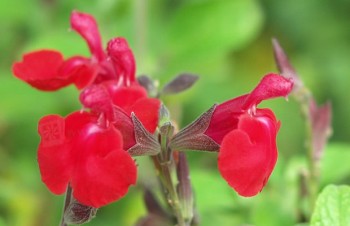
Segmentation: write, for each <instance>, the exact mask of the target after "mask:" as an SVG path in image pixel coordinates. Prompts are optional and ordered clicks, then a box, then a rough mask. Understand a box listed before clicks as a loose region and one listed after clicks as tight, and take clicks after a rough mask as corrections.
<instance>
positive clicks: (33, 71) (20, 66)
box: [12, 50, 72, 91]
mask: <svg viewBox="0 0 350 226" xmlns="http://www.w3.org/2000/svg"><path fill="white" fill-rule="evenodd" d="M62 64H63V56H62V54H61V53H60V52H57V51H53V50H40V51H36V52H31V53H27V54H25V55H24V56H23V61H22V62H16V63H14V64H13V67H12V71H13V74H14V75H15V76H16V77H17V78H19V79H21V80H23V81H25V82H27V83H29V84H30V85H31V86H33V87H35V88H37V89H39V90H43V91H54V90H57V89H60V88H62V87H64V86H67V85H69V84H70V83H71V82H72V81H71V80H72V79H71V77H70V76H69V75H66V74H59V73H58V72H59V69H60V67H61V66H62Z"/></svg>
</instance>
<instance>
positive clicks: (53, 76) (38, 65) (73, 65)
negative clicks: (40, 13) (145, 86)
mask: <svg viewBox="0 0 350 226" xmlns="http://www.w3.org/2000/svg"><path fill="white" fill-rule="evenodd" d="M70 22H71V28H72V29H73V30H74V31H76V32H78V33H79V34H80V35H81V36H82V37H83V38H84V39H85V41H86V42H87V44H88V46H89V49H90V52H91V54H92V56H91V58H86V57H82V56H73V57H70V58H68V59H66V60H64V59H63V56H62V54H61V53H60V52H58V51H56V50H39V51H34V52H31V53H27V54H25V55H24V57H23V61H22V62H16V63H14V64H13V73H14V75H15V76H16V77H17V78H19V79H21V80H23V81H25V82H27V83H28V84H30V85H31V86H33V87H35V88H37V89H39V90H43V91H55V90H58V89H60V88H62V87H65V86H67V85H70V84H75V85H76V87H77V88H79V89H82V88H85V87H86V86H88V85H91V84H96V83H100V82H102V81H106V80H111V79H116V80H118V81H119V82H120V83H122V84H127V85H129V84H131V83H133V82H135V60H134V55H133V53H132V51H131V50H130V48H129V46H128V43H127V41H126V40H125V39H124V38H121V37H119V38H114V39H112V40H111V41H110V42H109V44H108V50H107V53H106V52H105V51H104V50H103V48H102V44H101V37H100V34H99V31H98V27H97V23H96V21H95V19H94V18H93V17H92V16H91V15H88V14H85V13H80V12H77V11H74V12H73V13H72V15H71V18H70Z"/></svg>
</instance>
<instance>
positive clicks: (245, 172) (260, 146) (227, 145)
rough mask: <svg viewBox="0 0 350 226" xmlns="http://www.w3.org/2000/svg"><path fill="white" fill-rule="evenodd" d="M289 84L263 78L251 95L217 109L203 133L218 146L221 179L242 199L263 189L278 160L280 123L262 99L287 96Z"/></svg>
mask: <svg viewBox="0 0 350 226" xmlns="http://www.w3.org/2000/svg"><path fill="white" fill-rule="evenodd" d="M292 87H293V83H292V81H290V80H288V79H286V78H284V77H282V76H279V75H276V74H269V75H266V76H265V77H264V78H263V79H262V80H261V82H260V83H259V84H258V86H257V87H256V88H255V89H254V90H253V91H252V92H251V93H250V94H246V95H243V96H240V97H237V98H235V99H232V100H229V101H227V102H224V103H222V104H220V105H218V106H217V108H216V109H215V112H214V113H213V116H212V119H211V122H210V125H209V127H208V129H207V130H206V132H205V134H206V135H208V136H209V137H211V138H212V139H213V140H215V141H216V142H217V143H218V144H220V145H221V146H220V152H219V158H218V167H219V171H220V173H221V175H222V176H223V178H224V179H225V180H226V181H227V182H228V184H229V185H230V186H231V187H233V188H234V189H235V190H236V191H237V192H238V194H240V195H242V196H254V195H256V194H257V193H259V192H260V191H261V190H262V188H263V187H264V186H265V184H266V182H267V180H268V178H269V177H270V174H271V172H272V170H273V168H274V166H275V164H276V160H277V146H276V136H277V132H278V129H279V126H280V123H279V122H278V121H277V120H276V117H275V115H274V114H273V112H272V111H271V110H269V109H256V105H258V104H259V103H260V102H261V101H262V100H266V99H269V98H274V97H278V96H287V95H288V94H289V92H290V91H291V90H292Z"/></svg>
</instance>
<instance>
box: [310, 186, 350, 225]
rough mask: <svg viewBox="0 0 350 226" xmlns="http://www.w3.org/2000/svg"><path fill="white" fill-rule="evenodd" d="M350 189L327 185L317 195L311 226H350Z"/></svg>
mask: <svg viewBox="0 0 350 226" xmlns="http://www.w3.org/2000/svg"><path fill="white" fill-rule="evenodd" d="M349 206H350V187H349V186H345V185H343V186H335V185H328V186H327V187H326V188H325V189H324V190H323V191H322V192H321V194H320V195H319V197H318V199H317V202H316V208H315V211H314V213H313V215H312V218H311V226H328V225H334V226H345V225H350V209H349Z"/></svg>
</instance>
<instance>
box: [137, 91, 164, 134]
mask: <svg viewBox="0 0 350 226" xmlns="http://www.w3.org/2000/svg"><path fill="white" fill-rule="evenodd" d="M159 108H160V101H159V100H158V99H155V98H143V99H141V100H139V101H137V102H136V103H135V104H134V105H133V106H132V107H131V111H133V112H134V113H135V115H136V117H137V118H138V119H139V120H140V121H141V122H142V124H143V126H144V127H145V128H146V129H147V130H148V131H149V132H151V133H154V131H155V130H156V128H157V125H158V121H159Z"/></svg>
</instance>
